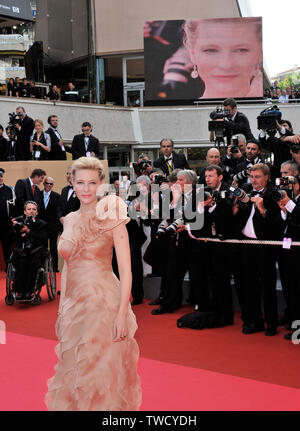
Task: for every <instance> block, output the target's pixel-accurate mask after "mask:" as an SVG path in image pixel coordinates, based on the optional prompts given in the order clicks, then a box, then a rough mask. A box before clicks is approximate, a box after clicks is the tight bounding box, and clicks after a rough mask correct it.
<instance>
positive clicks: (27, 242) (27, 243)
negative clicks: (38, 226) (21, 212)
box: [13, 216, 35, 254]
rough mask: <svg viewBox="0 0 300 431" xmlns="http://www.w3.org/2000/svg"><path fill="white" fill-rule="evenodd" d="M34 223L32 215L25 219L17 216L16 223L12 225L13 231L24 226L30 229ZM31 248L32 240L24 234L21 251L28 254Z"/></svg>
mask: <svg viewBox="0 0 300 431" xmlns="http://www.w3.org/2000/svg"><path fill="white" fill-rule="evenodd" d="M33 223H35V218H34V217H32V216H29V217H26V218H25V219H21V218H19V220H17V224H15V225H14V226H13V228H14V230H15V232H17V233H19V232H20V231H21V230H22V229H23V227H24V226H27V227H28V228H29V229H31V227H32V224H33ZM32 248H33V242H32V240H31V239H30V237H28V236H27V235H26V234H25V236H24V239H23V251H24V253H25V254H28V253H29V252H30V251H31V250H32Z"/></svg>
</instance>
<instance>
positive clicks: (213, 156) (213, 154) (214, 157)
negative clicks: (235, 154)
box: [206, 148, 221, 165]
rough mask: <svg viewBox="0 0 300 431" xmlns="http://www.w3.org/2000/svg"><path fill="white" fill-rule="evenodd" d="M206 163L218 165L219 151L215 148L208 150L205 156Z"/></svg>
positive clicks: (219, 159)
mask: <svg viewBox="0 0 300 431" xmlns="http://www.w3.org/2000/svg"><path fill="white" fill-rule="evenodd" d="M206 161H207V163H208V164H209V165H219V164H220V161H221V155H220V151H219V150H218V149H217V148H210V149H209V150H208V151H207V154H206Z"/></svg>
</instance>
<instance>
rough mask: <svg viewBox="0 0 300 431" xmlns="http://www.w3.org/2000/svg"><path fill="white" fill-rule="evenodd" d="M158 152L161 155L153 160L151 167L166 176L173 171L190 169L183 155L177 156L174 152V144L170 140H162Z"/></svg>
mask: <svg viewBox="0 0 300 431" xmlns="http://www.w3.org/2000/svg"><path fill="white" fill-rule="evenodd" d="M160 151H161V152H162V155H161V156H160V157H159V158H158V159H156V160H154V162H153V167H154V168H158V169H161V170H162V171H163V172H164V173H165V174H166V175H170V173H171V172H172V171H173V170H174V169H177V168H179V169H190V167H189V164H188V162H187V160H186V158H185V155H184V154H177V153H176V152H175V151H174V142H173V141H172V139H166V138H165V139H162V140H161V141H160Z"/></svg>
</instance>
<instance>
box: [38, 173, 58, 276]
mask: <svg viewBox="0 0 300 431" xmlns="http://www.w3.org/2000/svg"><path fill="white" fill-rule="evenodd" d="M53 186H54V179H53V178H52V177H46V178H45V181H44V190H43V191H42V192H41V194H42V202H41V209H40V213H39V215H40V217H41V219H42V220H44V221H45V222H46V223H47V241H48V240H49V242H50V253H51V256H52V258H53V261H54V271H56V272H57V270H58V254H57V237H58V233H59V231H60V222H59V218H58V216H57V208H58V202H59V197H60V195H59V194H58V193H56V192H54V191H53V190H52V188H53Z"/></svg>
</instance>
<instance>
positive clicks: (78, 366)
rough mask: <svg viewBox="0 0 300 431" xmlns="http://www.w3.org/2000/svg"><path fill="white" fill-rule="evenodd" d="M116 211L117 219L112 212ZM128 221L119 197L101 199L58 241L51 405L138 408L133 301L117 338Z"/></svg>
mask: <svg viewBox="0 0 300 431" xmlns="http://www.w3.org/2000/svg"><path fill="white" fill-rule="evenodd" d="M108 207H110V211H109V212H110V214H109V212H108V211H107V208H108ZM116 209H117V211H115V210H116ZM112 210H113V211H112ZM119 210H120V212H119ZM112 212H115V214H116V213H117V214H116V216H113V217H111V213H112ZM128 221H129V218H128V217H127V214H126V205H125V204H124V202H123V201H122V200H121V199H120V198H118V197H116V196H113V195H109V196H107V197H105V198H103V199H101V201H100V202H99V203H98V204H97V205H96V211H92V212H89V213H86V214H82V215H81V214H79V213H78V212H77V213H76V212H75V213H70V214H69V215H68V216H67V221H66V224H65V226H66V228H65V229H64V232H63V235H62V236H61V239H60V242H59V246H58V250H59V253H60V254H61V255H62V257H63V258H64V260H65V263H64V268H63V271H62V279H61V298H60V306H59V313H58V314H59V315H58V319H57V322H56V334H57V337H58V345H57V346H56V349H55V351H56V354H57V357H58V363H57V365H56V366H55V370H56V374H55V375H54V377H52V378H51V379H49V380H48V392H47V394H46V397H45V403H46V405H47V408H48V410H72V411H74V410H76V411H77V410H80V411H90V410H96V411H108V410H113V411H117V410H127V411H128V410H138V409H139V407H140V404H141V385H140V379H139V376H138V374H137V362H138V357H139V348H138V345H137V342H136V341H135V339H134V334H135V332H136V329H137V324H136V319H135V315H134V314H133V312H132V310H131V307H130V304H128V335H127V338H126V340H125V341H121V342H113V341H112V337H113V324H114V320H115V317H116V315H117V312H118V308H119V303H120V288H119V280H118V279H117V277H116V276H115V275H114V273H113V271H112V264H111V262H112V249H113V229H114V228H115V227H116V226H118V225H119V224H120V223H127V222H128Z"/></svg>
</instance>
